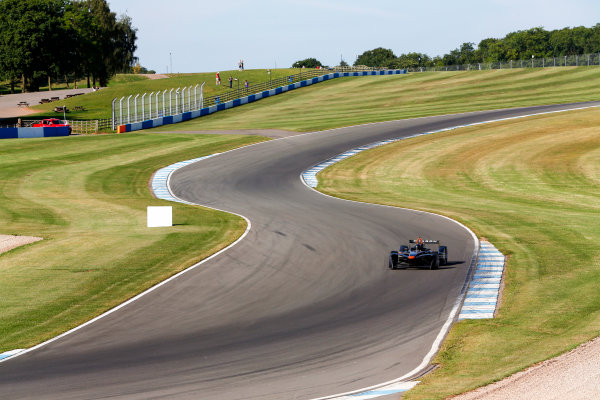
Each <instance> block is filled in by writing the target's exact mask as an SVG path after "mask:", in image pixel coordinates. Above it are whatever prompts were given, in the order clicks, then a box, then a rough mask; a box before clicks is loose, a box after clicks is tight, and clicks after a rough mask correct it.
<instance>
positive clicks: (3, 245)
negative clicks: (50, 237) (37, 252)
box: [0, 235, 43, 254]
mask: <svg viewBox="0 0 600 400" xmlns="http://www.w3.org/2000/svg"><path fill="white" fill-rule="evenodd" d="M39 240H43V239H42V238H41V237H35V236H13V235H0V254H2V253H4V252H7V251H9V250H12V249H14V248H16V247H19V246H23V245H26V244H29V243H33V242H37V241H39Z"/></svg>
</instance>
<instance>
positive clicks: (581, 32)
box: [293, 24, 600, 69]
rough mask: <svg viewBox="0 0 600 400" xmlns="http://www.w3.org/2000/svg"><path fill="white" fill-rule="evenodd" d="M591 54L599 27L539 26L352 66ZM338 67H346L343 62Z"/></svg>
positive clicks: (370, 56)
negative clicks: (438, 51)
mask: <svg viewBox="0 0 600 400" xmlns="http://www.w3.org/2000/svg"><path fill="white" fill-rule="evenodd" d="M591 53H600V24H596V25H595V26H593V27H591V28H586V27H584V26H577V27H574V28H563V29H556V30H553V31H547V30H545V29H544V28H542V27H537V28H531V29H527V30H522V31H516V32H511V33H509V34H508V35H506V36H505V37H503V38H502V39H494V38H488V39H483V40H482V41H480V42H479V44H478V45H477V46H475V43H472V42H466V43H463V44H462V45H461V46H460V47H458V48H456V49H454V50H452V51H450V52H449V53H448V54H444V55H442V56H435V57H430V56H428V55H427V54H425V53H418V52H412V53H405V54H401V55H399V56H396V55H395V54H394V52H393V51H392V50H390V49H384V48H382V47H378V48H376V49H373V50H367V51H365V52H364V53H362V54H361V55H360V56H358V57H357V59H356V61H355V62H354V65H355V66H357V65H366V66H368V67H383V68H392V69H396V68H399V69H404V68H419V67H443V66H449V65H465V64H477V63H497V62H508V61H511V60H526V59H531V57H532V56H533V57H535V58H552V57H564V56H575V55H579V54H591ZM317 63H318V65H321V63H320V62H319V61H318V60H316V59H314V58H307V59H305V60H301V61H297V62H296V63H294V65H293V67H294V68H295V67H300V66H302V65H304V66H306V67H307V68H314V67H312V65H317ZM309 65H311V66H309ZM340 65H341V66H345V65H347V64H346V62H345V61H343V60H342V61H341V63H340Z"/></svg>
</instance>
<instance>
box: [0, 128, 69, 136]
mask: <svg viewBox="0 0 600 400" xmlns="http://www.w3.org/2000/svg"><path fill="white" fill-rule="evenodd" d="M55 136H69V127H68V126H54V127H39V128H0V139H25V138H42V137H55Z"/></svg>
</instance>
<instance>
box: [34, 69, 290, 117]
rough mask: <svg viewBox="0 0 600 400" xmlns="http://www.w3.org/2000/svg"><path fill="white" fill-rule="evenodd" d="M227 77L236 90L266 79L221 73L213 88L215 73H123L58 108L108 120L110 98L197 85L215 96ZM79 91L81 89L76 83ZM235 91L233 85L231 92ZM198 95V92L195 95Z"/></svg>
mask: <svg viewBox="0 0 600 400" xmlns="http://www.w3.org/2000/svg"><path fill="white" fill-rule="evenodd" d="M298 71H299V70H298V69H297V68H296V69H274V70H271V78H272V79H276V78H281V77H284V76H287V75H292V74H295V73H298ZM229 76H232V77H233V78H237V79H239V80H240V82H241V83H240V87H243V83H244V80H248V82H250V84H254V83H259V82H266V81H268V80H269V74H268V73H267V70H264V69H253V70H244V71H241V72H240V71H237V70H235V71H221V81H222V83H221V86H216V85H215V73H214V72H206V73H198V74H169V78H165V79H148V78H146V77H144V76H140V75H134V74H126V75H116V76H115V77H114V78H113V79H111V81H110V82H109V84H108V87H107V88H105V89H102V90H100V91H98V92H93V93H89V94H86V95H84V96H77V97H74V98H71V99H66V100H60V105H66V106H67V108H69V109H71V110H73V108H74V107H75V106H82V107H84V108H85V110H86V111H71V112H69V114H68V116H69V118H70V119H98V118H111V104H112V101H113V99H114V98H118V99H120V98H121V97H123V96H129V95H134V96H135V95H136V94H140V95H143V94H144V93H148V94H150V93H151V92H156V91H159V90H160V91H163V90H165V89H169V90H170V89H172V88H174V89H177V88H183V87H189V86H195V85H197V84H202V82H206V84H205V85H204V96H206V97H211V96H216V95H217V94H219V93H225V92H227V91H229V90H231V89H229V86H228V82H227V79H228V78H229ZM79 87H80V88H82V87H84V86H82V85H81V84H80V86H79ZM236 88H237V84H236V82H234V89H236ZM199 94H200V92H199V89H198V95H199ZM54 107H56V103H47V104H40V105H36V106H33V107H32V108H33V109H34V110H39V111H40V113H39V114H33V115H31V116H32V117H35V116H55V113H54V112H53V111H52V110H53V109H54Z"/></svg>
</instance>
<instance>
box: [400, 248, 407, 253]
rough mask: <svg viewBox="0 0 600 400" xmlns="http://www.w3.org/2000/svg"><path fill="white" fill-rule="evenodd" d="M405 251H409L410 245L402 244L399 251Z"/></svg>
mask: <svg viewBox="0 0 600 400" xmlns="http://www.w3.org/2000/svg"><path fill="white" fill-rule="evenodd" d="M405 251H408V246H400V250H398V252H400V253H404V252H405Z"/></svg>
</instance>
